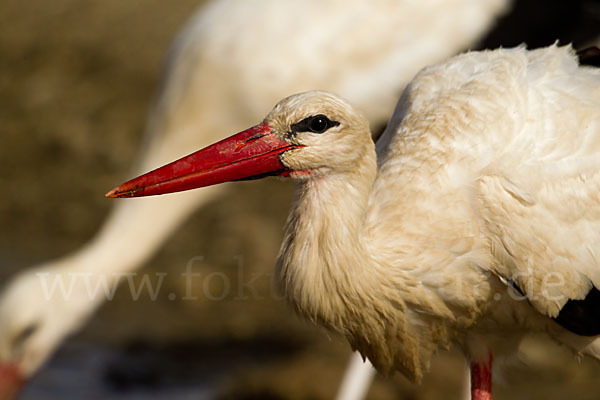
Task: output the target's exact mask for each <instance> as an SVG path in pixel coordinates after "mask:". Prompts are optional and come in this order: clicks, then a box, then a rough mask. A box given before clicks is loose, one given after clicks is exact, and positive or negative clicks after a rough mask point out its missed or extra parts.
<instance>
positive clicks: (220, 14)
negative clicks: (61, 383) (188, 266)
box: [0, 0, 508, 397]
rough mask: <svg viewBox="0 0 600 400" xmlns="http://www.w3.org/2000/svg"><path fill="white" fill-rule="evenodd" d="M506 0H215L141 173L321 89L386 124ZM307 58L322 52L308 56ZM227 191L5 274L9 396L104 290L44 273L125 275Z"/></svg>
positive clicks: (194, 27)
mask: <svg viewBox="0 0 600 400" xmlns="http://www.w3.org/2000/svg"><path fill="white" fill-rule="evenodd" d="M350 3H351V4H350ZM507 3H508V1H507V0H486V1H480V0H456V1H452V2H450V3H448V2H446V1H441V0H428V1H420V2H399V1H395V0H381V1H366V0H355V1H351V2H347V1H339V0H328V1H323V0H310V1H303V2H294V1H281V0H258V1H253V2H247V1H246V0H221V1H213V2H210V3H208V4H207V6H206V7H203V8H202V9H201V10H200V11H199V12H198V13H197V14H196V15H195V16H194V17H193V18H192V19H191V21H190V22H189V24H188V25H187V26H186V27H185V28H184V29H183V30H182V32H181V34H180V35H179V37H178V38H177V40H176V41H175V43H174V45H173V46H172V48H171V51H170V54H169V59H168V63H167V71H166V76H165V78H164V82H163V85H162V87H161V91H160V93H159V96H158V99H157V102H156V106H155V108H154V109H153V111H152V113H151V115H150V118H149V122H148V127H147V135H146V136H147V140H146V142H145V146H144V151H143V152H142V154H141V155H140V157H139V159H138V162H137V164H136V166H135V172H136V173H139V172H141V171H145V170H148V169H151V168H155V167H156V166H158V165H161V164H163V163H165V162H167V161H169V160H172V159H174V158H176V157H179V156H181V155H183V154H185V153H186V152H187V151H188V149H189V148H191V147H197V146H204V145H207V144H209V143H210V142H212V141H214V140H216V139H217V138H218V137H221V136H222V135H224V134H225V133H227V132H231V131H235V130H237V129H239V128H241V127H244V126H247V125H249V124H251V123H253V122H254V121H256V120H257V119H258V118H260V117H262V113H263V110H265V109H267V108H268V107H271V106H272V104H273V103H274V102H275V101H277V100H278V99H280V98H281V97H283V96H285V95H287V94H289V93H292V92H296V91H302V90H309V89H312V88H314V87H320V88H323V89H327V90H332V91H335V92H338V93H340V94H341V95H344V96H346V97H348V98H350V99H351V100H352V101H354V102H355V103H356V104H358V105H359V106H361V107H362V108H363V109H364V110H365V111H366V113H367V116H368V118H369V119H370V121H371V122H372V123H373V124H380V123H382V122H384V119H385V118H387V116H388V115H389V114H390V112H391V109H392V107H393V102H394V100H395V97H396V96H397V93H399V92H400V91H401V90H402V88H403V86H404V84H405V83H406V82H407V81H408V80H409V79H410V77H411V76H412V75H413V74H414V73H415V72H416V71H417V70H418V69H419V68H421V67H422V66H423V65H426V64H429V63H432V62H435V61H438V60H440V59H442V58H444V57H447V56H449V55H451V54H454V53H456V52H458V51H459V50H461V49H462V48H464V47H467V46H469V45H470V44H471V43H472V42H473V41H474V40H476V39H477V38H478V37H479V36H480V35H481V34H482V33H483V32H484V31H485V30H486V29H487V27H488V26H489V25H490V24H491V23H492V22H493V21H494V20H495V17H496V16H497V15H498V14H500V13H501V12H502V11H503V10H504V9H505V7H506V5H507ZM441 9H443V10H444V12H440V10H441ZM248 21H252V23H248ZM257 25H260V29H256V26H257ZM340 37H345V38H347V40H345V41H340V40H339V38H340ZM415 38H417V39H418V41H415ZM309 59H312V60H314V61H315V62H311V63H306V60H309ZM220 190H221V188H213V189H207V190H205V191H202V192H199V191H197V192H191V193H187V194H185V195H181V196H175V197H168V198H160V199H149V200H147V201H145V202H143V203H136V204H133V203H121V204H118V205H116V206H115V208H114V209H113V210H112V212H111V214H110V216H109V217H108V219H107V220H106V222H105V224H104V226H103V227H102V229H101V230H100V231H99V233H98V234H97V235H96V236H95V237H94V238H93V239H92V240H91V241H90V242H89V243H87V244H86V245H85V246H83V247H82V248H81V249H80V250H78V251H77V252H75V253H72V254H70V255H67V256H65V257H63V258H61V259H58V260H53V261H49V262H47V263H45V264H43V265H39V266H37V267H34V268H32V269H30V270H28V271H25V272H23V273H22V274H20V275H19V276H18V277H16V278H15V279H14V280H13V281H12V282H10V283H9V284H7V285H6V287H5V288H4V289H3V293H2V296H1V297H0V364H6V365H8V366H9V367H10V369H11V370H13V371H12V372H11V373H10V374H0V397H1V393H2V385H3V383H2V382H6V380H5V379H3V378H2V376H4V377H6V376H13V375H14V376H17V375H18V376H21V377H27V376H30V375H31V374H33V373H34V372H35V370H36V369H38V368H39V367H40V365H42V363H43V362H44V361H45V360H46V359H47V358H48V357H49V356H50V355H51V354H52V352H53V350H54V349H55V348H56V347H57V346H58V345H59V344H60V342H61V341H62V340H63V339H64V338H65V337H66V336H67V335H69V334H70V333H72V332H73V331H74V330H76V329H78V328H79V327H80V326H82V325H83V324H84V323H85V322H86V320H87V318H88V317H89V316H90V314H91V313H92V312H93V311H94V310H95V309H96V308H97V307H98V306H99V305H100V304H102V303H103V301H104V297H103V296H102V295H101V294H100V293H99V294H98V296H95V297H93V298H90V296H89V295H88V293H87V291H86V288H85V287H84V285H83V282H79V281H77V282H75V284H74V288H73V292H72V295H71V296H70V297H69V298H68V299H64V298H62V296H60V295H56V296H54V297H52V298H50V299H46V298H44V295H43V290H41V287H40V279H39V276H38V275H37V274H38V273H42V274H50V275H52V276H66V277H68V276H69V274H72V273H77V274H90V275H91V276H104V277H105V278H106V282H107V285H108V287H111V286H112V285H113V283H114V281H113V280H114V279H115V277H118V276H119V275H120V274H124V273H127V272H129V271H132V270H135V269H137V268H138V267H139V266H140V265H142V264H143V262H145V261H146V260H147V259H148V258H149V257H150V256H151V255H152V254H153V252H154V251H155V250H156V249H157V248H158V246H159V245H160V244H161V243H162V242H163V241H164V240H165V239H166V238H167V237H168V236H169V234H170V233H171V232H172V231H173V230H174V229H175V228H176V227H177V225H178V224H179V223H180V222H181V221H183V220H184V219H185V218H186V217H187V216H188V215H189V214H190V213H191V212H192V211H193V210H195V209H196V208H198V207H199V206H200V205H202V204H205V203H206V202H207V201H209V200H211V199H213V198H214V197H215V196H216V195H217V194H218V193H219V192H220ZM148 216H152V219H149V218H148ZM80 283H81V284H80ZM1 368H6V366H5V367H1ZM0 371H1V369H0ZM15 371H16V372H15ZM18 381H19V382H22V379H18ZM10 391H11V392H12V389H11V390H10Z"/></svg>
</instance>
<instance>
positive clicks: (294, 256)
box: [277, 144, 377, 332]
mask: <svg viewBox="0 0 600 400" xmlns="http://www.w3.org/2000/svg"><path fill="white" fill-rule="evenodd" d="M376 172H377V167H376V156H375V150H374V148H373V146H372V144H371V145H370V146H369V148H368V151H365V154H364V156H363V157H362V159H361V161H360V162H359V163H358V166H357V167H356V168H354V169H352V170H346V171H343V172H338V173H330V174H326V175H322V176H318V177H315V178H312V179H309V180H306V181H301V182H300V183H299V184H298V187H297V190H296V199H295V202H294V205H293V208H292V211H291V213H290V217H289V219H288V224H287V230H286V234H285V238H284V241H283V245H282V248H281V252H280V256H279V261H278V268H277V272H278V277H279V282H280V283H281V285H282V289H283V292H284V293H285V295H286V297H287V298H288V299H289V301H290V302H291V303H292V305H293V306H294V307H295V308H296V309H297V310H298V311H299V312H300V313H301V314H303V315H305V316H307V317H308V318H310V319H311V320H314V321H318V322H320V323H322V324H325V325H326V326H328V327H330V328H333V329H335V330H337V331H342V332H345V331H346V330H347V328H348V323H349V321H348V319H347V318H346V314H347V313H348V310H352V309H354V308H355V307H354V306H353V305H352V304H351V303H352V302H354V301H359V299H360V294H361V293H365V292H367V293H368V291H365V290H363V289H364V288H362V287H361V285H362V284H363V283H364V282H365V281H364V279H361V277H362V276H363V275H364V274H365V271H368V270H369V268H368V265H369V264H370V263H371V259H370V257H369V255H368V253H367V252H366V251H365V247H364V243H363V241H362V240H361V236H362V233H363V227H364V223H365V217H366V212H367V208H368V202H369V194H370V192H371V188H372V185H373V182H374V180H375V175H376Z"/></svg>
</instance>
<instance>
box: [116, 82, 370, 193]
mask: <svg viewBox="0 0 600 400" xmlns="http://www.w3.org/2000/svg"><path fill="white" fill-rule="evenodd" d="M369 145H372V141H371V137H370V134H369V123H368V121H367V119H366V118H365V117H364V116H362V115H361V114H360V113H358V112H357V111H355V110H354V109H353V108H352V107H351V106H350V105H349V104H348V103H347V102H346V101H344V100H342V99H340V98H339V97H337V96H335V95H333V94H331V93H328V92H322V91H312V92H306V93H300V94H296V95H293V96H290V97H288V98H285V99H283V100H282V101H280V102H279V103H278V104H277V105H276V106H275V107H274V108H273V110H272V111H271V112H270V113H269V114H268V115H267V116H266V118H265V119H264V121H263V122H262V123H260V124H259V125H256V126H254V127H252V128H250V129H247V130H245V131H242V132H240V133H237V134H235V135H233V136H231V137H229V138H227V139H224V140H222V141H220V142H218V143H215V144H213V145H211V146H208V147H206V148H204V149H202V150H199V151H197V152H195V153H192V154H190V155H188V156H186V157H183V158H181V159H179V160H177V161H174V162H172V163H170V164H167V165H165V166H164V167H161V168H158V169H156V170H154V171H151V172H149V173H147V174H145V175H142V176H140V177H137V178H135V179H132V180H130V181H128V182H126V183H124V184H122V185H121V186H119V187H117V188H115V189H113V190H111V191H110V192H108V193H107V194H106V196H107V197H138V196H149V195H155V194H164V193H171V192H178V191H182V190H188V189H193V188H198V187H203V186H209V185H214V184H217V183H221V182H227V181H233V180H247V179H257V178H262V177H265V176H272V175H278V176H290V177H293V178H297V179H311V178H313V177H317V176H322V175H324V174H332V173H336V172H342V171H346V170H348V169H350V168H353V167H354V166H355V162H357V161H358V160H359V159H360V157H361V156H362V155H363V154H364V151H365V147H366V146H369Z"/></svg>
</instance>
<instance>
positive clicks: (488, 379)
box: [471, 351, 492, 400]
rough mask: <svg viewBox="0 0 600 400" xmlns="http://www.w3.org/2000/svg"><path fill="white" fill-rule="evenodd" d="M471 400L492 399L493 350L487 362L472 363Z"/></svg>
mask: <svg viewBox="0 0 600 400" xmlns="http://www.w3.org/2000/svg"><path fill="white" fill-rule="evenodd" d="M471 400H492V352H491V351H490V356H489V359H488V361H487V362H485V361H484V362H478V363H476V362H472V363H471Z"/></svg>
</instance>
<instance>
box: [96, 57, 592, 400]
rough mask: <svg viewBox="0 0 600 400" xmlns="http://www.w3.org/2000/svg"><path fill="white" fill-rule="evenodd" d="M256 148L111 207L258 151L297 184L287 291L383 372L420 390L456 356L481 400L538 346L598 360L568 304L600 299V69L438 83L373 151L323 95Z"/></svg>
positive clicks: (555, 65)
mask: <svg viewBox="0 0 600 400" xmlns="http://www.w3.org/2000/svg"><path fill="white" fill-rule="evenodd" d="M250 135H252V137H250V138H249V139H248V138H247V137H249V136H250ZM238 138H239V139H238ZM244 138H246V139H244ZM242 139H243V141H241V142H239V144H238V145H236V146H235V147H234V148H235V150H234V151H232V152H231V153H229V152H226V151H225V150H219V151H218V153H219V154H220V157H222V161H213V160H212V159H209V160H208V161H204V160H206V158H204V157H205V156H204V154H211V152H213V151H215V150H213V148H208V149H207V150H202V151H200V152H198V153H195V154H194V155H191V156H190V158H186V159H185V160H184V161H182V162H181V163H178V162H174V163H173V164H172V165H173V166H171V165H169V166H167V167H165V168H163V169H161V170H158V171H156V172H151V173H149V174H147V175H145V176H143V177H141V178H138V179H134V180H132V181H130V182H127V183H125V184H123V185H122V186H120V187H119V188H116V189H114V190H113V191H111V192H110V193H109V194H108V195H109V196H110V197H129V196H140V195H148V194H161V193H165V192H170V191H175V190H181V189H177V188H174V187H172V185H171V186H169V187H168V188H167V186H165V189H161V187H163V186H162V185H163V182H164V184H165V185H167V184H169V185H170V183H168V182H172V179H174V178H175V177H178V176H179V174H183V172H176V173H174V174H173V175H169V174H168V173H167V171H179V170H178V168H177V167H176V166H177V165H184V164H185V165H187V164H189V163H194V162H195V163H197V167H194V168H196V169H194V171H196V172H193V173H191V175H181V179H188V178H189V179H190V181H192V180H193V182H196V183H195V186H202V185H204V184H205V183H203V182H204V181H203V180H202V179H203V178H202V177H203V176H204V175H203V174H205V172H204V171H209V172H207V174H213V173H214V171H221V169H222V170H223V171H224V172H223V175H222V176H223V178H222V180H229V179H239V178H244V177H246V176H245V175H243V173H244V172H243V171H242V172H238V173H230V172H227V171H229V168H233V167H232V166H235V165H237V164H236V163H238V162H239V163H241V164H240V165H244V163H247V162H248V163H249V162H252V163H254V162H255V161H253V160H254V158H252V157H257V158H256V160H263V158H264V157H266V156H259V155H256V156H254V155H253V156H251V157H250V156H247V155H245V154H246V153H239V155H238V151H245V150H239V149H245V148H246V147H248V148H249V149H250V148H253V147H252V146H263V145H258V144H256V143H259V142H260V141H264V143H265V144H264V146H265V147H264V148H261V147H256V148H257V149H259V148H260V149H262V150H260V151H262V152H265V154H273V152H274V151H275V152H277V153H278V154H279V162H280V164H278V165H273V166H271V167H268V168H272V170H273V173H275V174H283V175H284V176H291V177H293V178H296V179H298V181H299V184H298V188H297V192H296V199H295V202H294V205H293V207H292V211H291V214H290V218H289V221H288V226H287V230H286V234H285V237H284V241H283V245H282V249H281V253H280V257H279V261H278V277H279V281H280V283H281V286H282V289H283V291H284V293H285V294H286V296H287V298H288V299H289V301H290V303H291V304H292V305H293V306H294V308H296V309H297V310H298V311H299V312H300V313H301V314H303V315H305V316H307V317H308V318H310V319H312V320H314V321H317V322H319V323H321V324H323V325H325V326H327V327H329V328H331V329H333V330H335V331H338V332H340V333H342V334H343V335H345V336H346V337H347V339H348V340H349V342H350V344H351V345H352V347H354V348H356V349H358V350H359V351H360V352H361V353H362V354H364V355H366V356H367V357H368V358H369V359H370V361H371V362H372V363H373V364H374V365H375V366H376V367H378V368H379V369H380V370H382V371H385V372H391V371H395V370H399V371H402V372H403V373H404V374H405V375H407V376H408V377H410V378H412V379H413V380H420V378H421V377H422V376H423V373H424V372H425V371H426V370H427V368H428V366H429V362H430V359H431V357H432V355H433V354H434V353H435V352H436V351H437V350H438V349H440V348H447V347H448V346H450V344H456V345H458V346H459V347H460V348H461V349H463V351H464V352H465V354H466V355H467V356H468V357H469V358H470V359H471V360H472V362H473V364H472V370H473V371H477V372H476V373H474V375H473V376H474V378H475V379H476V382H475V383H474V389H475V390H474V396H481V397H477V398H488V397H486V396H487V395H490V396H491V393H490V392H489V388H486V387H484V386H481V385H482V383H481V381H480V378H482V377H483V378H482V379H485V376H486V374H487V375H489V374H490V373H491V372H490V371H489V370H487V371H484V372H483V373H482V372H481V371H483V370H484V369H489V368H490V366H491V354H504V353H505V352H507V351H509V350H511V349H513V348H514V346H515V345H516V344H517V343H518V341H519V340H520V339H521V337H522V336H523V335H524V334H525V333H530V332H545V333H548V334H550V336H552V337H553V338H554V339H556V340H557V341H559V342H561V343H564V344H566V345H568V346H570V347H571V348H572V349H573V350H574V351H576V352H578V353H584V354H590V355H592V356H595V357H598V356H600V341H598V340H597V335H598V334H600V329H599V327H600V325H599V323H598V319H597V311H594V310H595V308H593V307H589V308H586V307H585V304H586V302H582V303H573V302H572V301H573V300H582V299H584V298H586V296H587V299H588V300H586V301H590V300H591V301H592V303H593V302H594V301H597V299H596V300H594V299H592V298H591V297H594V296H596V294H595V292H597V290H596V289H594V287H598V286H600V281H599V279H600V259H599V258H598V252H599V251H600V247H599V246H600V233H599V232H600V229H598V228H600V197H599V195H598V193H599V191H598V189H599V187H598V185H599V184H600V174H599V173H598V170H599V167H600V157H599V155H600V70H598V69H595V68H592V67H586V66H579V65H578V59H577V57H576V56H575V54H574V52H573V50H572V49H571V47H570V46H565V47H558V46H556V45H555V46H551V47H547V48H543V49H538V50H532V51H528V50H526V49H525V48H522V47H521V48H515V49H500V50H495V51H484V52H471V53H467V54H463V55H460V56H457V57H454V58H452V59H450V60H448V61H447V62H444V63H441V64H438V65H435V66H432V67H428V68H425V69H424V70H422V71H421V72H420V73H419V74H418V75H417V76H416V78H415V79H414V80H413V81H412V82H411V83H410V84H409V85H408V87H407V89H406V90H405V91H404V93H403V95H402V97H401V99H400V101H399V103H398V105H397V107H396V111H395V113H394V115H393V117H392V119H391V121H390V123H389V124H388V127H387V129H386V131H385V132H384V134H383V136H382V137H381V138H380V139H379V141H378V143H377V151H375V145H374V144H373V142H372V140H371V135H370V132H369V128H368V122H367V119H366V118H365V117H364V116H363V115H362V114H361V113H359V112H357V111H356V110H355V109H354V108H353V107H352V106H350V105H349V103H347V102H346V101H344V100H342V99H340V98H339V97H338V96H336V95H333V94H330V93H327V92H306V93H301V94H299V95H294V96H291V97H288V98H286V99H284V100H282V101H281V102H279V103H278V104H277V105H276V106H275V108H274V109H273V111H271V112H270V113H269V114H268V115H267V117H266V118H265V120H264V121H263V123H262V124H260V125H258V126H256V127H255V128H253V129H252V130H249V131H245V132H242V133H240V134H239V135H236V136H234V137H232V138H230V139H228V140H229V141H230V142H231V143H237V142H236V141H237V140H242ZM249 142H252V144H248V143H249ZM227 143H229V142H227ZM261 143H262V142H261ZM272 143H273V144H272ZM215 146H219V145H215ZM216 148H219V147H216ZM223 148H225V147H223ZM248 151H249V153H248V154H255V153H254V151H255V150H248ZM256 151H258V150H256ZM267 152H268V153H267ZM242 154H244V155H243V156H242ZM257 154H262V153H257ZM239 157H242V158H239ZM247 157H250V158H247ZM260 157H263V158H260ZM264 159H265V160H266V161H264V165H271V164H269V163H272V162H273V161H269V160H268V159H266V158H264ZM192 160H200V161H192ZM249 160H250V161H249ZM221 162H222V163H224V164H222V165H223V166H220V165H221V164H219V163H221ZM282 167H283V168H284V170H281V169H280V168H282ZM236 168H237V167H236ZM265 168H267V167H265ZM265 171H266V169H261V170H260V174H264V172H265ZM188 173H190V172H185V174H188ZM218 173H220V172H218ZM248 173H249V172H248ZM153 177H157V180H154V178H153ZM210 179H211V180H210V182H209V183H210V184H213V183H214V180H215V178H214V177H212V175H211V178H210ZM189 187H190V185H189V184H186V185H185V186H182V188H186V189H187V188H189ZM590 296H591V297H590ZM569 301H571V302H570V303H568V302H569ZM568 304H571V305H572V304H580V305H582V308H581V309H579V311H580V312H575V313H572V312H571V311H570V310H568V309H567V308H568V307H567V305H568ZM588 305H589V304H588ZM565 310H567V311H565ZM559 312H560V314H559ZM563 312H564V313H563ZM590 313H591V314H590ZM556 317H558V318H557V320H556V321H555V320H553V319H552V318H556ZM557 321H558V322H559V323H557ZM478 374H480V375H478ZM484 385H485V383H484Z"/></svg>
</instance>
